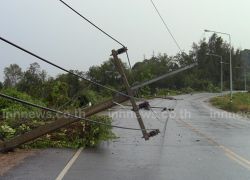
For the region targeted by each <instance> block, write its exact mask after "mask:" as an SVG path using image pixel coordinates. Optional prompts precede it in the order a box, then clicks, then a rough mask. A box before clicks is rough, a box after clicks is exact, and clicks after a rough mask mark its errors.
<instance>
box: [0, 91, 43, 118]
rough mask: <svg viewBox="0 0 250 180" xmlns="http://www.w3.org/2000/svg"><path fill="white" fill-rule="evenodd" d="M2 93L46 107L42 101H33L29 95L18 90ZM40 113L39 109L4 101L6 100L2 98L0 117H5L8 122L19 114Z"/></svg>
mask: <svg viewBox="0 0 250 180" xmlns="http://www.w3.org/2000/svg"><path fill="white" fill-rule="evenodd" d="M1 92H2V93H4V94H6V95H9V96H12V97H15V98H18V99H22V100H24V101H28V102H31V103H34V104H38V105H43V106H44V103H42V102H41V101H40V100H37V99H33V98H32V97H31V96H29V95H27V94H26V93H21V92H18V91H17V90H16V89H3V90H2V91H1ZM39 111H40V110H38V109H37V108H32V107H29V106H24V105H22V104H20V103H16V102H13V101H10V100H7V99H4V98H0V115H1V116H3V115H5V118H6V119H7V120H9V119H12V117H15V115H18V113H19V114H21V113H22V114H25V113H29V112H39ZM14 119H15V118H14Z"/></svg>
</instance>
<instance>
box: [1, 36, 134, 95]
mask: <svg viewBox="0 0 250 180" xmlns="http://www.w3.org/2000/svg"><path fill="white" fill-rule="evenodd" d="M0 40H2V41H3V42H5V43H7V44H9V45H11V46H13V47H15V48H17V49H19V50H21V51H23V52H25V53H27V54H29V55H31V56H33V57H35V58H37V59H39V60H41V61H43V62H45V63H47V64H50V65H52V66H54V67H56V68H58V69H60V70H62V71H64V72H67V73H69V74H71V75H74V76H76V77H78V78H80V79H83V80H85V81H88V82H90V83H92V84H94V85H96V86H99V87H102V88H104V89H107V90H109V91H112V92H115V93H118V94H120V95H123V96H125V97H128V98H133V97H131V96H129V95H127V94H125V93H123V92H120V91H118V90H115V89H113V88H110V87H108V86H105V85H102V84H100V83H98V82H95V81H92V80H90V79H87V78H85V77H83V76H80V75H78V74H76V73H74V72H72V71H70V70H67V69H65V68H63V67H61V66H59V65H57V64H55V63H53V62H51V61H49V60H47V59H44V58H42V57H41V56H38V55H36V54H35V53H32V52H31V51H28V50H26V49H24V48H23V47H21V46H18V45H17V44H15V43H13V42H10V41H8V40H7V39H5V38H3V37H1V36H0Z"/></svg>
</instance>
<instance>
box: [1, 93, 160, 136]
mask: <svg viewBox="0 0 250 180" xmlns="http://www.w3.org/2000/svg"><path fill="white" fill-rule="evenodd" d="M0 97H2V98H5V99H8V100H11V101H15V102H18V103H21V104H24V105H28V106H31V107H35V108H38V109H42V110H45V111H49V112H52V113H55V114H60V115H64V116H66V117H69V118H74V119H78V120H83V121H86V122H90V123H94V124H99V125H103V126H108V127H112V128H117V129H125V130H133V131H141V130H142V129H139V128H130V127H123V126H116V125H110V124H106V123H102V122H98V121H94V120H91V119H88V118H85V117H80V116H75V115H72V114H69V113H64V112H62V111H58V110H55V109H51V108H47V107H44V106H40V105H37V104H33V103H30V102H27V101H24V100H21V99H18V98H15V97H12V96H8V95H6V94H2V93H0ZM144 130H146V131H155V130H158V129H144Z"/></svg>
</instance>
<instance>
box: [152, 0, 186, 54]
mask: <svg viewBox="0 0 250 180" xmlns="http://www.w3.org/2000/svg"><path fill="white" fill-rule="evenodd" d="M150 1H151V3H152V5H153V6H154V9H155V11H156V12H157V14H158V15H159V17H160V19H161V21H162V23H163V24H164V26H165V28H166V29H167V31H168V33H169V34H170V36H171V37H172V39H173V40H174V43H175V44H176V46H177V47H178V49H179V50H180V52H181V53H183V50H182V49H181V46H180V44H179V43H178V42H177V40H176V38H175V37H174V35H173V33H172V32H171V30H170V28H169V27H168V25H167V23H166V21H165V20H164V18H163V17H162V15H161V13H160V11H159V10H158V8H157V6H156V5H155V3H154V1H153V0H150Z"/></svg>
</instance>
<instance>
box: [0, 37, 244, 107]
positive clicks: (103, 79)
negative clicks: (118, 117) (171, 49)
mask: <svg viewBox="0 0 250 180" xmlns="http://www.w3.org/2000/svg"><path fill="white" fill-rule="evenodd" d="M229 52H230V46H229V44H228V43H226V42H225V41H223V39H222V38H221V37H218V36H217V35H216V34H214V35H212V36H211V37H210V39H209V40H208V42H206V40H205V39H202V40H201V41H200V42H199V43H194V44H193V46H192V49H191V50H190V51H189V53H188V54H185V53H179V54H177V55H176V56H168V55H167V54H158V55H157V56H153V57H151V58H150V59H144V60H143V61H142V62H138V63H136V64H135V65H134V66H133V67H132V70H130V69H129V68H128V66H127V65H126V64H125V63H124V68H125V70H126V73H127V76H128V78H129V81H130V83H131V84H136V83H139V82H142V81H145V80H149V79H151V78H154V77H157V76H160V75H162V74H165V73H168V72H170V71H173V70H176V69H178V68H180V67H184V66H186V65H189V64H192V63H194V62H197V63H198V66H197V67H195V68H193V69H191V70H188V71H186V72H184V73H180V74H178V75H175V76H173V77H171V78H167V79H165V80H162V81H159V82H156V83H154V84H152V85H150V86H148V87H145V88H143V89H142V91H141V93H146V94H155V93H157V91H159V90H161V89H173V90H179V89H183V88H191V89H194V90H196V91H214V90H216V89H218V87H220V77H221V76H220V73H221V63H220V59H219V58H218V57H215V56H209V54H216V55H219V56H222V58H223V62H224V63H223V66H224V67H223V75H224V88H225V89H228V88H229V65H228V64H229ZM232 64H233V67H243V62H242V61H241V51H240V50H239V49H232ZM72 71H73V72H74V73H76V74H79V75H81V76H84V77H86V78H88V79H91V80H93V81H95V82H98V83H101V84H104V85H106V86H109V87H112V88H115V89H118V90H123V86H122V84H121V80H120V75H119V73H118V72H117V71H116V69H115V66H114V65H113V63H112V59H109V60H108V61H105V62H104V63H102V64H101V65H100V66H92V67H90V68H89V70H88V71H87V72H81V71H77V70H72ZM242 72H243V69H241V68H233V80H234V89H243V87H244V79H243V74H242ZM4 75H5V76H4V82H3V83H0V88H1V89H2V88H4V89H8V88H11V89H15V90H17V91H19V92H23V93H26V94H28V95H30V96H31V97H33V98H38V99H40V100H41V101H43V102H44V103H46V104H47V105H48V106H52V107H60V108H69V107H82V106H85V105H87V104H88V103H89V102H90V101H91V102H92V104H93V103H96V102H98V101H100V100H102V99H105V98H107V97H110V96H112V92H109V91H108V90H106V89H103V88H100V87H98V86H95V85H93V84H90V83H89V82H86V81H84V80H82V79H79V78H77V77H75V76H73V75H71V74H60V75H58V76H57V77H50V76H48V75H47V73H46V71H45V70H42V69H41V68H40V66H39V64H38V63H32V64H31V65H30V67H29V68H28V69H27V70H22V69H21V68H20V67H19V66H18V65H17V64H11V65H10V66H9V67H6V68H5V69H4Z"/></svg>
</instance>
